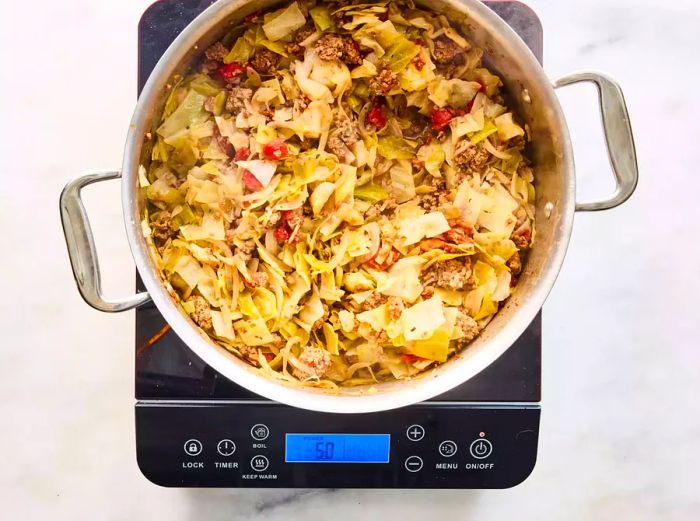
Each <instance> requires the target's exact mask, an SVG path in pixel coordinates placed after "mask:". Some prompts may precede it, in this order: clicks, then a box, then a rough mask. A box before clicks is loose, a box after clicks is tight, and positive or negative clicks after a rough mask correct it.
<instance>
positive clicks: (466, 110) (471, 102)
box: [464, 100, 474, 114]
mask: <svg viewBox="0 0 700 521" xmlns="http://www.w3.org/2000/svg"><path fill="white" fill-rule="evenodd" d="M473 107H474V100H471V101H470V102H469V103H467V108H466V109H464V113H465V114H469V113H470V112H471V111H472V108H473Z"/></svg>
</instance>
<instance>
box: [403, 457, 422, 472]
mask: <svg viewBox="0 0 700 521" xmlns="http://www.w3.org/2000/svg"><path fill="white" fill-rule="evenodd" d="M404 466H405V467H406V470H407V471H409V472H418V471H419V470H420V469H422V468H423V460H422V459H421V458H420V457H418V456H409V457H408V458H406V461H405V462H404Z"/></svg>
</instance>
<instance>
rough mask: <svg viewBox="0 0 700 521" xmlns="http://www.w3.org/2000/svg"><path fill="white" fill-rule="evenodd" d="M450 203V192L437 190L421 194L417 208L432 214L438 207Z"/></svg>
mask: <svg viewBox="0 0 700 521" xmlns="http://www.w3.org/2000/svg"><path fill="white" fill-rule="evenodd" d="M449 203H450V191H449V190H446V189H444V188H443V189H438V190H435V191H434V192H430V193H429V194H423V195H421V196H420V197H419V199H418V206H420V207H421V208H423V209H424V210H425V211H426V212H434V211H436V210H439V209H440V207H442V206H445V205H447V204H449Z"/></svg>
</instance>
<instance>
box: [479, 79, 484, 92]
mask: <svg viewBox="0 0 700 521" xmlns="http://www.w3.org/2000/svg"><path fill="white" fill-rule="evenodd" d="M477 83H478V84H479V85H481V87H479V92H486V85H484V84H483V83H481V82H480V81H477Z"/></svg>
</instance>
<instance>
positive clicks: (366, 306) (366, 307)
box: [362, 291, 389, 311]
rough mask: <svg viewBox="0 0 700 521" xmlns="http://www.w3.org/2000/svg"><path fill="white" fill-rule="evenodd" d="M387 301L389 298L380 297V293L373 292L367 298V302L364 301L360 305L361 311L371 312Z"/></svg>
mask: <svg viewBox="0 0 700 521" xmlns="http://www.w3.org/2000/svg"><path fill="white" fill-rule="evenodd" d="M388 299H389V297H387V296H386V295H382V294H381V293H377V292H376V291H375V292H374V293H372V294H371V295H370V296H369V297H367V300H365V301H364V302H363V303H362V310H363V311H371V310H373V309H375V308H378V307H379V306H381V305H382V304H384V303H385V302H386V301H387V300H388Z"/></svg>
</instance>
